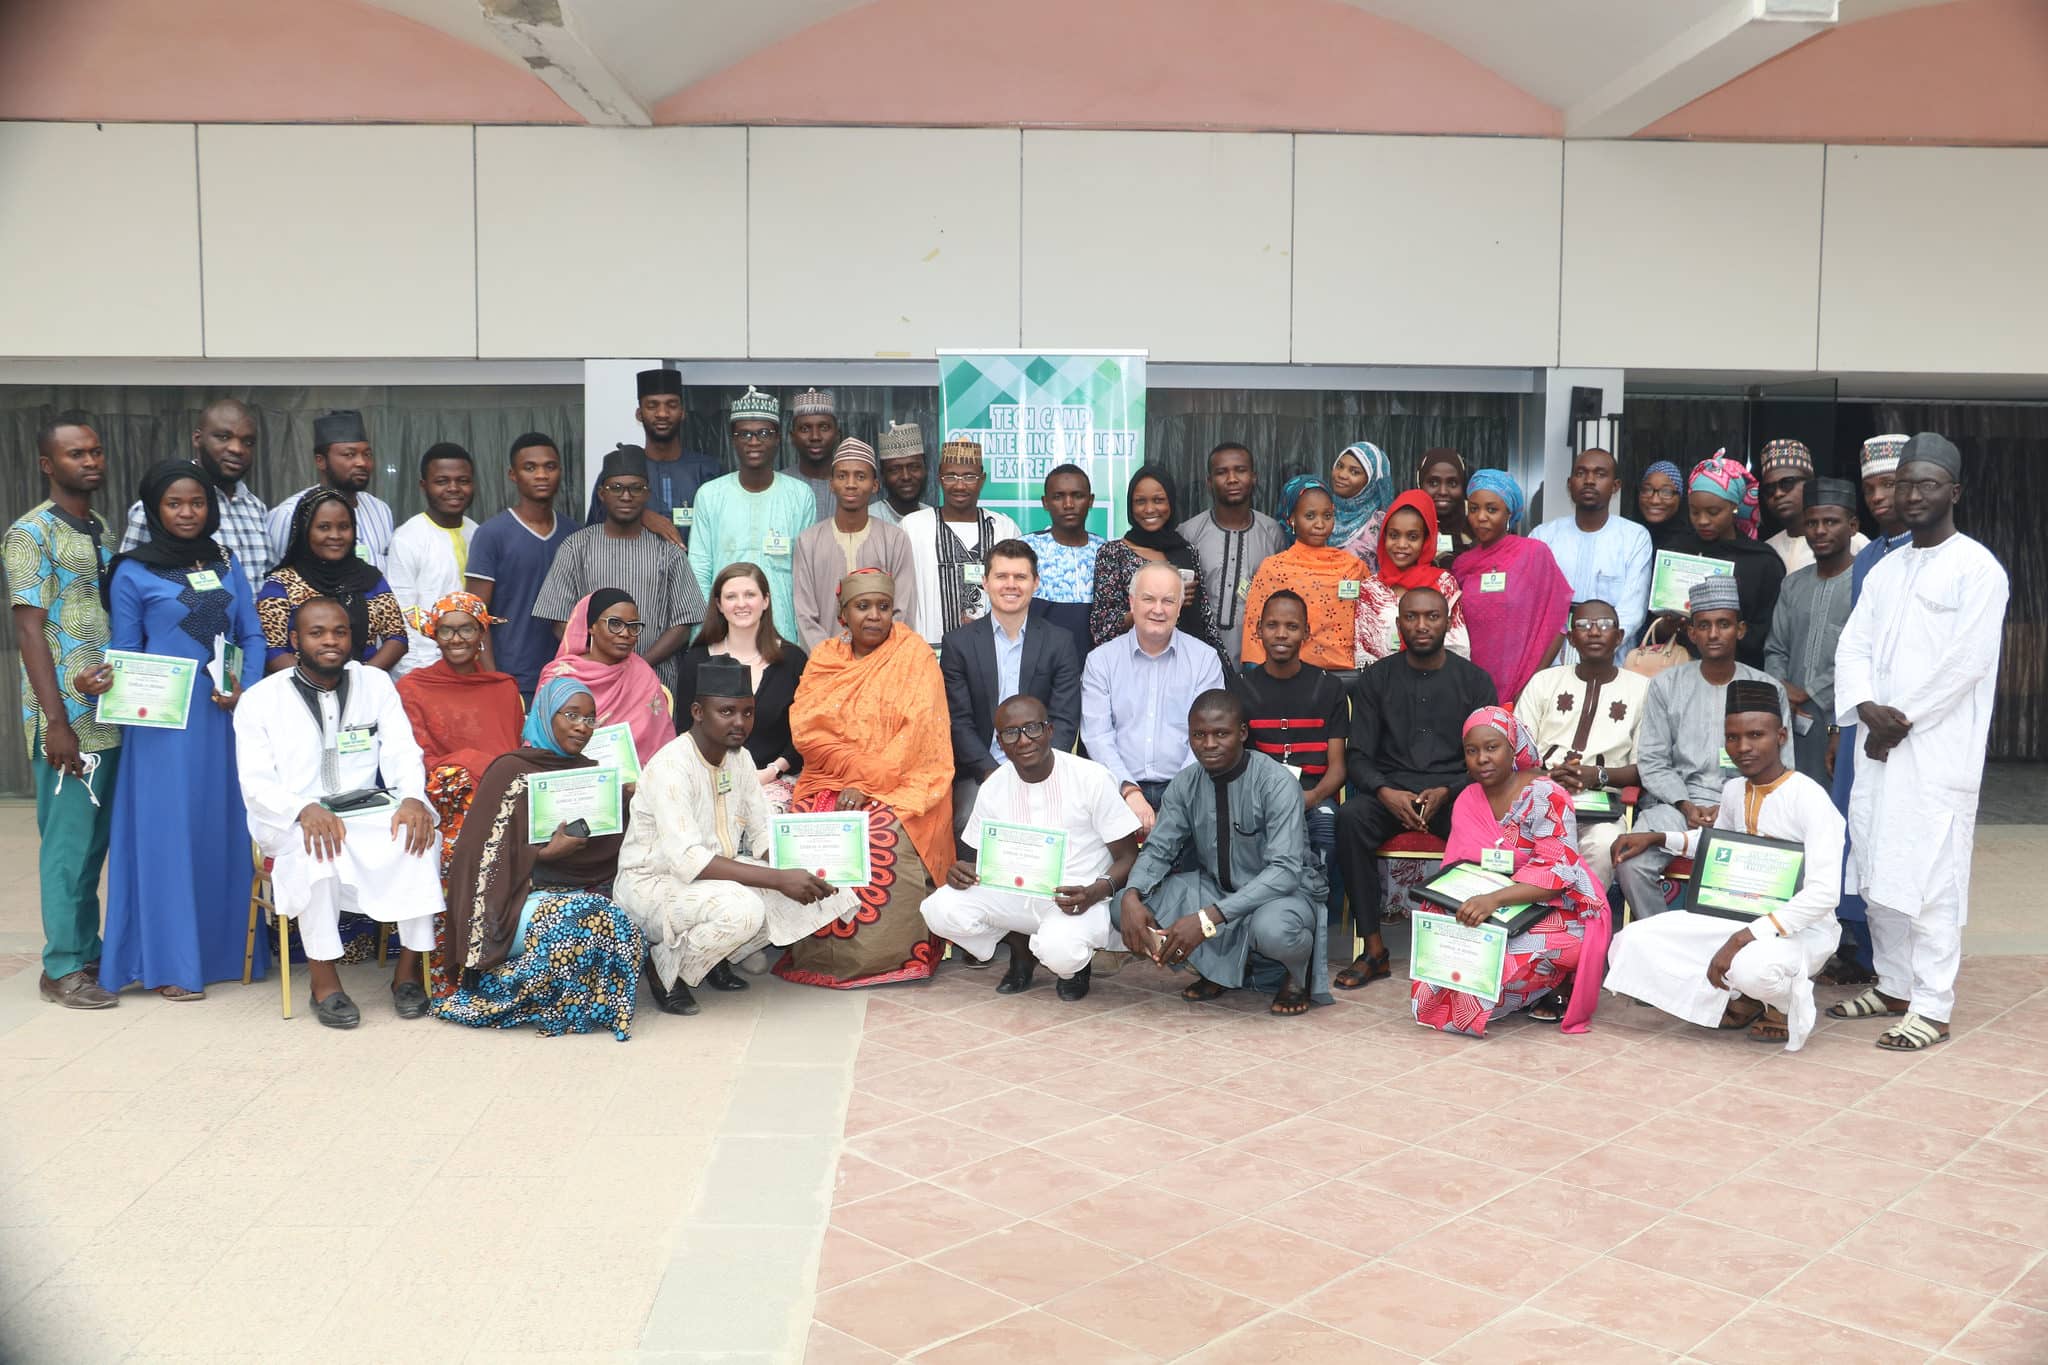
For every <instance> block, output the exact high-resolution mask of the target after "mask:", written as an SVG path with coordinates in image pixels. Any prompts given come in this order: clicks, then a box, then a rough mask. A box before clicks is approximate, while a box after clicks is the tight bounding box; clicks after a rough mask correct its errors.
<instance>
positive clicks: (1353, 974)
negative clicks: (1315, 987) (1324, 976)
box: [1330, 950, 1394, 991]
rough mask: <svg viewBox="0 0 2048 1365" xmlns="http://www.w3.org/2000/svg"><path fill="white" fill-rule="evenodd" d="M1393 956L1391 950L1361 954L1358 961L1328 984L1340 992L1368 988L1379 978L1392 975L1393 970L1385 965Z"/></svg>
mask: <svg viewBox="0 0 2048 1365" xmlns="http://www.w3.org/2000/svg"><path fill="white" fill-rule="evenodd" d="M1393 956H1394V955H1393V952H1392V951H1391V950H1382V951H1381V952H1379V953H1377V954H1375V953H1361V954H1359V957H1358V960H1357V961H1356V962H1354V963H1352V964H1351V965H1350V966H1349V967H1346V968H1345V969H1344V970H1343V971H1341V972H1338V973H1337V976H1336V979H1335V980H1333V981H1331V982H1330V984H1331V985H1332V986H1335V987H1336V988H1337V989H1338V990H1340V991H1355V990H1360V989H1362V988H1364V987H1366V986H1370V985H1371V984H1372V983H1373V982H1375V981H1377V980H1379V979H1380V978H1381V977H1383V976H1392V975H1393V974H1394V969H1393V968H1392V967H1390V966H1388V965H1387V964H1388V963H1389V962H1391V961H1392V960H1393Z"/></svg>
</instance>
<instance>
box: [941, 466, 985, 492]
mask: <svg viewBox="0 0 2048 1365" xmlns="http://www.w3.org/2000/svg"><path fill="white" fill-rule="evenodd" d="M980 479H981V475H979V474H975V473H969V472H968V471H966V470H959V469H956V470H954V471H953V472H952V473H951V474H941V475H939V482H940V483H950V484H952V485H953V486H954V487H956V488H959V487H964V486H966V485H968V484H972V483H977V482H979V481H980Z"/></svg>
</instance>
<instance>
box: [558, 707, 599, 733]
mask: <svg viewBox="0 0 2048 1365" xmlns="http://www.w3.org/2000/svg"><path fill="white" fill-rule="evenodd" d="M555 719H556V720H559V721H561V722H562V723H563V724H565V725H568V726H570V727H571V728H572V729H577V730H595V729H596V728H597V717H596V716H594V715H591V716H583V715H578V714H577V713H576V712H574V711H557V712H555Z"/></svg>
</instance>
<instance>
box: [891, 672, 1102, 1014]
mask: <svg viewBox="0 0 2048 1365" xmlns="http://www.w3.org/2000/svg"><path fill="white" fill-rule="evenodd" d="M995 728H996V743H998V744H1000V745H1001V746H1002V749H1003V756H1004V757H1005V758H1006V759H1008V760H1009V761H1008V762H1007V763H1005V764H1003V766H1002V767H1000V768H998V769H996V770H995V772H994V773H993V774H991V775H990V776H989V778H988V780H987V781H985V782H983V783H982V784H981V792H980V794H979V795H978V796H976V797H975V801H974V814H973V815H971V816H970V817H969V818H968V821H967V828H966V829H965V830H964V831H963V832H962V834H961V836H960V837H961V838H962V840H964V841H965V842H966V844H967V845H968V847H970V848H972V849H974V850H975V851H976V854H977V863H976V865H975V866H970V865H969V864H968V863H967V862H966V860H964V859H963V860H961V861H959V862H956V863H954V864H953V870H952V871H951V872H950V873H948V874H947V877H946V884H945V885H944V886H942V887H940V888H939V889H938V890H937V891H934V892H933V893H932V894H931V895H930V896H928V897H926V899H925V902H924V922H925V924H926V925H927V926H929V927H930V929H931V931H932V932H933V933H934V934H937V935H938V936H939V937H940V938H944V939H950V940H951V941H952V942H953V944H954V946H956V947H958V948H959V949H961V950H962V951H963V952H967V953H972V954H973V955H974V956H975V957H977V958H979V959H981V960H982V961H983V962H986V961H988V960H989V958H990V957H992V956H994V955H995V951H996V944H998V943H1000V942H1003V941H1004V940H1005V939H1006V938H1007V940H1008V942H1009V944H1010V969H1009V971H1007V972H1005V973H1004V974H1003V979H1002V981H1001V982H999V983H997V985H996V993H997V994H998V995H1015V994H1017V993H1018V992H1019V991H1026V990H1029V989H1031V973H1032V972H1033V971H1034V970H1035V969H1036V968H1037V966H1038V964H1039V963H1041V962H1042V963H1044V964H1045V965H1046V966H1047V967H1048V968H1050V969H1051V970H1052V973H1053V975H1054V976H1057V977H1058V978H1059V979H1060V984H1059V986H1058V991H1059V997H1060V999H1062V1000H1079V999H1081V998H1082V997H1083V996H1085V995H1087V994H1088V973H1089V962H1090V960H1091V959H1092V958H1093V957H1094V955H1095V950H1096V949H1097V948H1106V947H1108V946H1109V940H1110V932H1111V929H1110V918H1109V908H1110V903H1111V900H1112V898H1113V897H1114V896H1115V895H1116V892H1117V888H1118V887H1120V886H1122V885H1123V884H1124V878H1126V877H1128V876H1130V874H1131V866H1132V864H1134V863H1136V862H1137V861H1138V840H1137V833H1138V817H1137V816H1135V815H1133V814H1132V813H1131V808H1130V807H1129V806H1128V805H1127V804H1125V802H1124V799H1123V797H1122V796H1120V795H1119V794H1118V792H1117V784H1116V779H1115V778H1113V777H1111V776H1110V775H1109V769H1107V768H1105V767H1103V766H1102V765H1101V764H1100V763H1096V762H1094V761H1093V760H1091V759H1086V758H1081V757H1078V756H1077V755H1074V754H1070V753H1064V752H1061V751H1059V750H1056V749H1054V748H1053V745H1052V723H1051V721H1049V720H1048V719H1047V718H1046V711H1045V703H1044V702H1042V701H1040V700H1039V699H1038V698H1036V697H1030V696H1022V695H1019V696H1015V697H1011V698H1010V699H1009V700H1008V701H1006V702H1004V703H1003V704H1002V705H1001V706H999V707H997V708H996V714H995ZM986 821H996V822H998V823H1001V824H1010V825H1028V826H1031V827H1033V828H1036V829H1043V830H1049V831H1059V832H1061V833H1063V834H1064V835H1065V836H1066V847H1065V850H1064V853H1065V856H1064V859H1063V861H1062V863H1061V865H1060V867H1059V869H1058V875H1059V885H1058V886H1057V887H1056V888H1055V890H1054V892H1053V894H1052V895H1051V896H1050V897H1047V896H1044V895H1029V894H1024V893H1022V892H1018V891H1014V890H1005V889H1004V888H1003V886H999V885H997V884H996V879H995V878H994V877H993V876H992V875H991V876H989V877H988V878H986V879H984V878H983V877H982V876H979V875H977V872H986V871H988V870H989V865H990V864H993V863H994V862H995V859H994V858H993V857H992V856H991V854H990V852H989V850H988V849H986V848H984V847H983V840H984V835H985V833H986V831H985V830H984V828H983V825H984V822H986ZM1014 880H1015V879H1013V883H1014Z"/></svg>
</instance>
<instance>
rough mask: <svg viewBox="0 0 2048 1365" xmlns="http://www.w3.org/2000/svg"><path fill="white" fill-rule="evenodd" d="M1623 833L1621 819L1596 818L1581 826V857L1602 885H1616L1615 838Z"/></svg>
mask: <svg viewBox="0 0 2048 1365" xmlns="http://www.w3.org/2000/svg"><path fill="white" fill-rule="evenodd" d="M1620 833H1621V822H1620V821H1619V820H1596V821H1594V822H1593V823H1592V824H1581V825H1580V826H1579V857H1580V858H1581V859H1582V860H1584V862H1585V864H1586V869H1587V870H1588V871H1589V872H1591V873H1592V874H1593V876H1594V877H1595V878H1596V879H1597V880H1598V881H1599V883H1600V885H1601V886H1602V887H1603V888H1605V887H1610V886H1613V885H1614V840H1615V837H1616V836H1617V835H1619V834H1620Z"/></svg>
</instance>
